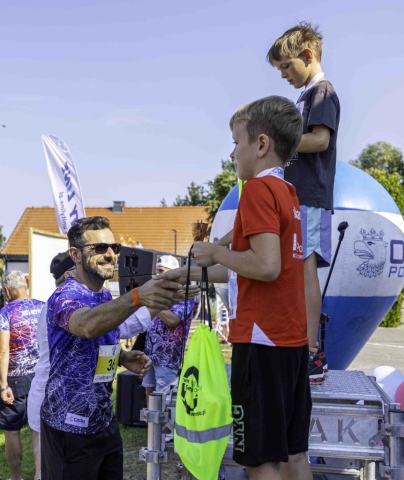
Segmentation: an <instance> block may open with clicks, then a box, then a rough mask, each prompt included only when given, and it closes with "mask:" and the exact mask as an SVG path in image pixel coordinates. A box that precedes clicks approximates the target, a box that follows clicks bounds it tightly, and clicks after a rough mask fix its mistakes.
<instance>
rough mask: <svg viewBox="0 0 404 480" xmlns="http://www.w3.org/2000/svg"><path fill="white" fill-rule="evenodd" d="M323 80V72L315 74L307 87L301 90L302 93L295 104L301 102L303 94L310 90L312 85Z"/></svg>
mask: <svg viewBox="0 0 404 480" xmlns="http://www.w3.org/2000/svg"><path fill="white" fill-rule="evenodd" d="M323 78H324V72H319V73H316V74H315V75H314V77H313V78H312V79H311V80H310V82H309V84H308V85H307V87H306V88H305V89H304V90H303V92H302V93H301V94H300V96H299V98H298V99H297V102H296V103H299V102H301V100H302V98H303V96H304V95H305V93H306V92H307V91H308V90H310V88H311V87H314V85H315V84H316V83H317V82H319V81H320V80H322V79H323Z"/></svg>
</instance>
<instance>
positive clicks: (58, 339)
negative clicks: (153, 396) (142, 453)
mask: <svg viewBox="0 0 404 480" xmlns="http://www.w3.org/2000/svg"><path fill="white" fill-rule="evenodd" d="M111 299H112V297H111V294H110V292H109V291H108V290H107V289H106V288H103V289H102V292H101V293H97V292H93V291H91V290H88V289H87V288H85V287H84V286H83V285H82V284H81V283H79V282H78V281H77V280H76V279H75V278H67V279H66V283H65V285H64V286H62V287H60V288H58V289H57V290H55V292H54V293H53V295H52V296H51V297H50V298H49V300H48V313H47V317H46V320H47V325H48V341H49V360H50V372H49V379H48V382H47V384H46V389H45V399H44V402H43V404H42V410H41V416H42V418H43V420H44V421H45V422H46V423H47V424H48V425H50V426H51V427H53V428H55V429H57V430H62V431H64V432H72V433H76V434H84V435H90V434H93V433H97V432H99V431H101V430H104V429H105V428H106V427H108V425H109V423H110V422H111V419H112V415H113V411H112V401H111V396H110V393H109V391H108V389H107V386H108V383H106V382H105V383H103V382H100V383H94V375H95V370H96V366H97V361H98V354H99V347H100V346H101V345H111V346H112V345H118V344H119V340H120V337H119V329H115V330H113V331H112V332H109V333H107V334H106V335H103V336H101V337H98V338H93V339H87V338H82V337H76V336H75V335H72V334H71V333H70V332H69V331H68V324H69V318H70V316H71V315H72V314H73V312H75V311H76V310H78V309H79V308H83V307H87V308H94V307H96V306H97V305H101V304H102V303H105V302H108V301H110V300H111Z"/></svg>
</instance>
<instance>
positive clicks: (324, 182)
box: [267, 23, 340, 383]
mask: <svg viewBox="0 0 404 480" xmlns="http://www.w3.org/2000/svg"><path fill="white" fill-rule="evenodd" d="M321 52H322V35H321V34H320V33H319V31H318V29H317V27H313V26H312V25H311V24H309V23H301V24H299V25H297V26H295V27H293V28H291V29H289V30H287V31H286V32H285V33H284V34H283V35H282V36H281V37H279V38H278V39H277V40H276V41H275V42H274V44H273V45H272V47H271V48H270V50H269V52H268V55H267V60H268V62H269V63H270V64H271V65H272V66H274V67H276V68H277V69H278V70H279V71H280V72H281V75H282V78H284V79H285V80H286V81H287V82H288V83H289V84H290V85H292V86H293V87H294V88H302V87H304V90H303V92H302V93H301V95H300V97H299V98H298V100H297V102H296V106H297V108H298V109H299V111H300V113H301V114H302V116H303V136H302V139H301V142H300V143H299V145H298V147H297V149H296V153H295V155H294V156H293V157H292V158H291V159H290V161H289V162H288V163H287V165H286V168H285V180H287V181H288V182H290V183H292V185H294V186H295V188H296V192H297V197H298V199H299V203H300V211H301V222H302V233H303V254H304V279H305V280H304V283H305V297H306V311H307V330H308V331H307V334H308V337H309V347H310V358H309V377H310V382H312V383H320V382H323V381H324V379H325V377H324V371H328V365H327V361H326V359H325V356H324V353H323V352H321V351H320V352H319V351H318V349H317V344H316V342H317V334H318V324H319V319H320V314H321V304H322V300H321V291H320V284H319V280H318V275H317V268H318V267H324V266H329V265H330V263H331V214H332V210H333V190H334V177H335V168H336V143H337V136H338V125H339V120H340V105H339V100H338V97H337V94H336V93H335V90H334V87H333V86H332V84H331V83H330V82H329V81H328V80H325V78H324V72H323V71H322V68H321V64H320V62H321Z"/></svg>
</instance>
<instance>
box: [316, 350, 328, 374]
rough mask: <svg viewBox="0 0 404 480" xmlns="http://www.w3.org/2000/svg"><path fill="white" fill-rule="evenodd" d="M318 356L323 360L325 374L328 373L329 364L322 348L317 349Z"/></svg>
mask: <svg viewBox="0 0 404 480" xmlns="http://www.w3.org/2000/svg"><path fill="white" fill-rule="evenodd" d="M317 356H318V358H319V359H320V360H321V365H322V366H323V370H324V373H328V362H327V357H326V356H325V353H324V352H323V351H322V350H321V348H318V349H317Z"/></svg>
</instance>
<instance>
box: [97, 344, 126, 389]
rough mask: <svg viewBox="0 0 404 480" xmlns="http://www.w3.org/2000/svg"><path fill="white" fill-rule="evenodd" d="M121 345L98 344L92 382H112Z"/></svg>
mask: <svg viewBox="0 0 404 480" xmlns="http://www.w3.org/2000/svg"><path fill="white" fill-rule="evenodd" d="M120 353H121V345H120V344H117V345H100V348H99V351H98V361H97V367H96V369H95V375H94V380H93V381H94V383H101V382H112V380H113V379H114V378H115V374H116V369H117V368H118V362H119V354H120Z"/></svg>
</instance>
